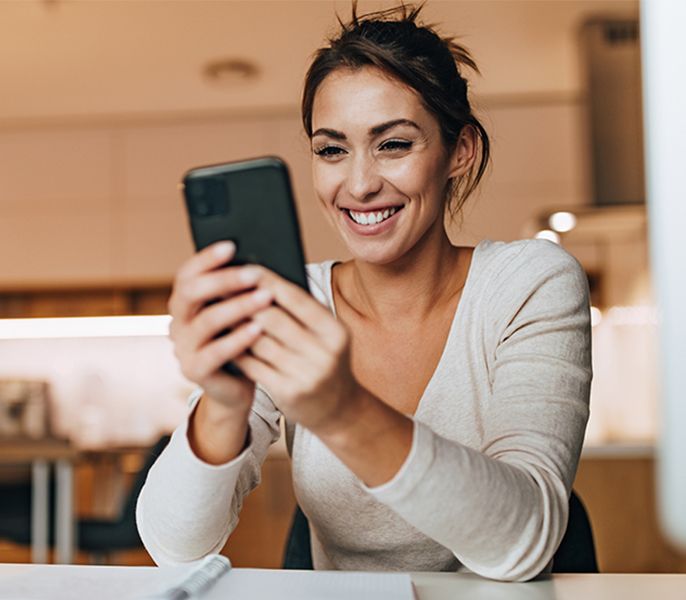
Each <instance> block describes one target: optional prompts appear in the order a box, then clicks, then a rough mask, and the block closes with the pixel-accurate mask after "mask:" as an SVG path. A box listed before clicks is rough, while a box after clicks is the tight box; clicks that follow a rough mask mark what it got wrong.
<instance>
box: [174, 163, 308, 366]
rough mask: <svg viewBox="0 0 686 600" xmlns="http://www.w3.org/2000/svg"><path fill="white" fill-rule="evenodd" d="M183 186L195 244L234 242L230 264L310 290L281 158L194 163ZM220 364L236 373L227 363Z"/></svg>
mask: <svg viewBox="0 0 686 600" xmlns="http://www.w3.org/2000/svg"><path fill="white" fill-rule="evenodd" d="M182 189H183V195H184V198H185V201H186V210H187V213H188V218H189V222H190V227H191V233H192V236H193V241H194V243H195V248H196V250H201V249H203V248H205V247H206V246H209V245H210V244H213V243H215V242H218V241H223V240H230V241H232V242H233V243H234V244H236V253H235V256H234V258H233V259H232V260H231V262H230V263H229V264H230V265H244V264H249V263H252V264H259V265H262V266H264V267H266V268H268V269H270V270H272V271H274V272H275V273H277V274H279V275H281V276H282V277H283V278H284V279H287V280H289V281H291V282H293V283H295V284H296V285H299V286H300V287H301V288H303V289H304V290H305V291H309V288H308V285H307V276H306V271H305V256H304V253H303V249H302V243H301V238H300V228H299V226H298V217H297V213H296V209H295V202H294V199H293V191H292V188H291V183H290V176H289V173H288V167H287V166H286V163H285V162H284V161H283V160H281V159H280V158H277V157H273V156H268V157H262V158H255V159H250V160H242V161H237V162H230V163H225V164H219V165H211V166H206V167H197V168H194V169H191V170H190V171H188V172H187V173H186V174H185V175H184V177H183V182H182ZM227 266H228V265H227ZM217 300H219V299H217ZM224 370H225V371H227V372H228V373H230V374H232V375H238V374H240V370H239V369H238V368H237V367H236V366H235V365H232V364H227V365H225V366H224Z"/></svg>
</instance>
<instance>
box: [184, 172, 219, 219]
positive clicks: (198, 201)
mask: <svg viewBox="0 0 686 600" xmlns="http://www.w3.org/2000/svg"><path fill="white" fill-rule="evenodd" d="M188 201H189V204H190V209H191V211H192V212H193V214H195V215H196V216H199V217H211V216H215V215H223V214H225V213H227V212H228V210H229V190H228V187H227V185H226V181H225V180H224V179H223V178H221V177H212V178H207V179H203V180H201V181H193V182H192V183H191V184H189V187H188Z"/></svg>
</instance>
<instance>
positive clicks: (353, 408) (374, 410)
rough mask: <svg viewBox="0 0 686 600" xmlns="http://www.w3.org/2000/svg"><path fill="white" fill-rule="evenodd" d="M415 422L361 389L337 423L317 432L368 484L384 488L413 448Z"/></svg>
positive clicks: (342, 412)
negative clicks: (383, 485)
mask: <svg viewBox="0 0 686 600" xmlns="http://www.w3.org/2000/svg"><path fill="white" fill-rule="evenodd" d="M413 427H414V424H413V422H412V419H410V418H409V417H407V416H406V415H403V414H402V413H400V412H398V411H397V410H395V409H394V408H392V407H391V406H389V405H388V404H386V403H385V402H383V401H382V400H380V399H379V398H377V397H376V396H374V395H373V394H371V393H370V392H369V391H367V390H366V389H364V388H362V387H361V386H360V387H359V389H358V392H357V393H356V394H355V396H354V397H353V398H350V399H349V401H347V402H346V403H345V405H344V408H343V409H342V411H341V414H339V415H337V418H336V419H335V421H334V422H331V423H329V424H327V426H326V427H323V428H321V429H320V430H318V431H314V432H313V433H315V435H317V436H318V437H319V438H320V439H321V440H322V442H324V444H326V446H327V447H328V448H329V449H330V450H331V451H332V452H333V453H334V454H335V455H336V456H337V457H338V458H339V459H340V460H341V461H342V462H343V463H344V464H345V465H346V466H347V467H348V468H349V469H350V470H351V471H352V472H353V473H354V474H355V475H356V476H357V477H358V478H359V479H360V480H361V481H363V482H364V483H365V484H366V485H368V486H370V487H374V486H378V485H381V484H383V483H385V482H387V481H389V480H390V479H392V478H393V476H394V475H395V474H396V473H397V472H398V470H399V469H400V467H401V466H402V465H403V463H404V462H405V460H406V459H407V456H408V454H409V452H410V449H411V447H412V432H413Z"/></svg>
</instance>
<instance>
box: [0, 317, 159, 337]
mask: <svg viewBox="0 0 686 600" xmlns="http://www.w3.org/2000/svg"><path fill="white" fill-rule="evenodd" d="M170 322H171V317H170V316H169V315H152V316H121V317H66V318H56V319H52V318H51V319H43V318H35V319H0V340H15V339H16V340H21V339H50V338H95V337H140V336H166V335H168V333H169V323H170Z"/></svg>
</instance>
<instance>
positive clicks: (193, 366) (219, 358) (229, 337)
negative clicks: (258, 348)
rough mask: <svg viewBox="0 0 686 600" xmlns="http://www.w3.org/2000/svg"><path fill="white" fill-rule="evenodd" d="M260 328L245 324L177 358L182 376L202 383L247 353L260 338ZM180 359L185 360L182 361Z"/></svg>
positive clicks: (257, 325)
mask: <svg viewBox="0 0 686 600" xmlns="http://www.w3.org/2000/svg"><path fill="white" fill-rule="evenodd" d="M261 333H262V328H261V327H260V325H259V324H257V323H245V324H244V325H241V326H240V327H237V328H236V329H235V330H233V331H232V332H231V333H228V334H226V335H223V336H221V337H219V338H217V339H216V340H213V341H212V342H210V343H208V344H206V345H205V346H203V347H202V348H201V349H199V350H197V351H195V352H192V353H189V355H188V356H186V357H179V358H180V360H179V362H180V364H181V370H182V372H183V375H184V376H185V377H186V378H187V379H190V380H191V381H203V380H204V379H207V378H208V377H210V376H211V375H212V374H213V373H215V372H216V371H218V370H219V369H220V368H221V367H222V366H223V365H224V364H225V363H227V362H230V361H232V360H234V359H235V358H236V357H239V356H240V355H241V354H243V353H245V352H247V350H248V349H249V348H250V346H252V345H253V344H254V343H255V341H256V340H257V339H258V338H259V337H260V335H261ZM182 358H185V360H183V359H182Z"/></svg>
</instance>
